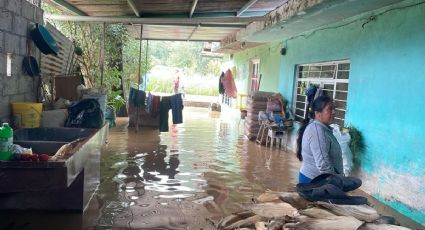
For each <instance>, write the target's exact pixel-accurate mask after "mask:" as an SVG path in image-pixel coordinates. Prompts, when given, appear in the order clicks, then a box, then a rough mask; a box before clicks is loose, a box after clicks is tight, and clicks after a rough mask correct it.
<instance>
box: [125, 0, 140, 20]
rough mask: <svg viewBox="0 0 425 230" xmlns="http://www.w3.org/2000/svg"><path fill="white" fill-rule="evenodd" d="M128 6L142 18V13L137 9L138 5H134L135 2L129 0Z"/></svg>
mask: <svg viewBox="0 0 425 230" xmlns="http://www.w3.org/2000/svg"><path fill="white" fill-rule="evenodd" d="M127 3H128V5H129V6H130V7H131V9H132V10H133V12H134V14H135V15H136V16H137V17H139V18H140V13H139V10H138V9H137V7H136V4H134V1H133V0H127Z"/></svg>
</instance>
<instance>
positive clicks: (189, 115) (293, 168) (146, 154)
mask: <svg viewBox="0 0 425 230" xmlns="http://www.w3.org/2000/svg"><path fill="white" fill-rule="evenodd" d="M126 123H127V119H125V118H120V119H119V120H118V122H117V127H115V128H113V129H111V130H110V135H109V141H108V144H107V146H105V148H104V151H103V152H102V157H101V182H100V186H99V190H98V192H97V194H95V196H94V198H93V199H92V202H91V204H90V207H89V208H88V210H87V211H86V212H85V213H84V214H83V215H82V214H78V213H65V214H64V213H42V212H37V213H35V212H28V213H2V214H0V220H1V221H0V223H1V224H0V229H60V230H64V229H214V227H213V225H212V224H211V221H215V222H217V221H218V220H219V219H220V218H221V217H223V216H225V215H227V214H230V213H232V212H235V211H238V210H240V209H241V206H240V204H242V203H249V202H251V199H252V198H253V197H256V196H258V195H259V194H261V193H263V192H264V191H265V190H267V189H270V190H276V191H293V190H294V186H295V183H296V181H297V176H298V169H299V166H300V163H299V162H298V160H297V159H296V157H295V156H294V154H293V153H288V152H285V151H283V150H280V149H279V148H274V149H270V148H265V147H263V146H258V145H256V144H255V143H254V142H251V141H248V140H246V139H245V138H244V136H243V120H242V121H240V119H239V113H237V112H235V111H233V110H226V111H223V112H222V113H221V114H220V113H210V112H209V111H208V109H205V108H191V107H186V108H185V109H184V124H179V125H170V131H169V132H168V133H161V134H160V133H159V132H158V131H157V130H153V129H150V128H142V129H140V130H139V132H137V133H136V132H135V130H134V129H131V128H127V127H126ZM4 220H6V221H4Z"/></svg>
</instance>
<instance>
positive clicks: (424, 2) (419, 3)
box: [285, 1, 425, 46]
mask: <svg viewBox="0 0 425 230" xmlns="http://www.w3.org/2000/svg"><path fill="white" fill-rule="evenodd" d="M422 4H425V1H422V2H418V3H415V4H411V5H407V6H401V7H396V8H391V9H388V10H385V11H383V12H381V13H378V14H374V15H372V16H369V17H368V18H359V19H356V20H354V21H350V22H348V23H345V24H342V25H338V26H332V27H325V28H320V29H317V30H315V31H313V32H311V33H310V34H301V35H296V36H293V37H290V38H288V39H286V40H285V44H286V43H287V42H288V41H290V40H293V39H296V38H299V37H304V38H305V39H307V38H309V37H311V36H313V35H314V34H315V33H316V32H319V31H324V30H331V29H338V28H341V27H344V26H348V25H351V24H354V23H357V22H359V21H364V20H365V22H364V23H363V24H362V28H363V29H364V27H365V25H366V24H368V23H370V22H372V21H375V20H376V19H377V18H378V16H381V15H384V14H386V13H388V12H391V11H394V10H402V9H406V8H410V7H415V6H419V5H422ZM285 46H286V45H285Z"/></svg>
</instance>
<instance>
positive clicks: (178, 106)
mask: <svg viewBox="0 0 425 230" xmlns="http://www.w3.org/2000/svg"><path fill="white" fill-rule="evenodd" d="M170 102H171V112H172V114H173V124H181V123H183V99H182V94H181V93H178V94H175V95H173V96H171V98H170Z"/></svg>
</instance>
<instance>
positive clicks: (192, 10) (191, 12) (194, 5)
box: [189, 0, 198, 18]
mask: <svg viewBox="0 0 425 230" xmlns="http://www.w3.org/2000/svg"><path fill="white" fill-rule="evenodd" d="M196 4H198V0H193V3H192V7H191V8H190V13H189V18H191V17H192V15H193V12H195V8H196Z"/></svg>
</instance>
